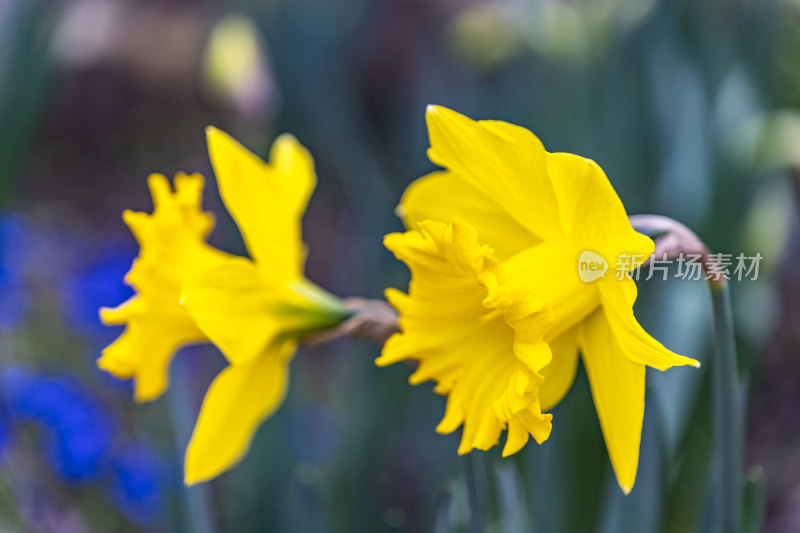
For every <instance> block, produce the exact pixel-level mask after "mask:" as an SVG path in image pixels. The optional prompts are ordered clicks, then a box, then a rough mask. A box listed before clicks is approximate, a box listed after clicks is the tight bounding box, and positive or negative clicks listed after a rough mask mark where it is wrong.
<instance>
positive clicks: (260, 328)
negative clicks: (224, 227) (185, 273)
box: [181, 257, 348, 364]
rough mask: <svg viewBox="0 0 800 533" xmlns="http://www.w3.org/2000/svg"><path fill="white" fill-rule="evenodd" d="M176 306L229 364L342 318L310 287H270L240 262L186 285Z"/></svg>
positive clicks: (339, 309) (332, 301)
mask: <svg viewBox="0 0 800 533" xmlns="http://www.w3.org/2000/svg"><path fill="white" fill-rule="evenodd" d="M181 302H182V304H183V305H184V307H185V308H186V309H187V310H188V312H189V314H190V316H191V317H192V319H193V320H194V321H195V322H196V324H197V325H198V327H199V328H200V329H201V330H202V331H203V332H204V333H205V334H206V335H207V336H208V338H209V339H210V340H211V342H213V343H214V344H215V345H216V346H217V347H218V348H219V349H220V350H221V351H222V353H223V354H225V357H227V359H228V360H229V361H230V362H231V363H233V364H244V363H247V362H250V361H252V360H254V359H255V358H257V357H259V356H260V354H261V353H262V352H263V351H264V350H265V349H266V348H267V347H268V346H269V345H270V344H272V343H273V342H274V341H275V340H276V339H279V338H288V337H298V336H301V335H304V334H308V333H311V332H314V331H317V330H320V329H326V328H330V327H333V326H335V325H337V324H339V323H340V322H341V321H342V320H344V319H345V318H346V317H347V316H348V313H347V311H346V310H345V309H344V307H343V305H342V304H341V303H340V302H339V301H338V300H337V299H336V298H334V297H333V296H330V295H328V294H327V293H325V292H324V291H323V290H322V289H320V288H318V287H316V286H314V285H312V284H311V283H310V282H308V281H305V280H302V281H293V282H289V283H287V282H283V283H274V282H273V280H270V279H268V278H267V277H265V276H264V275H263V273H262V272H261V271H260V270H258V269H257V268H256V266H255V264H254V263H253V262H252V261H250V260H248V259H244V258H240V257H237V258H230V259H228V260H226V261H223V262H220V263H219V264H218V265H217V266H216V267H215V268H211V269H208V270H206V271H204V272H202V273H200V274H198V275H197V276H194V277H192V278H190V279H189V280H187V281H186V283H184V287H183V292H182V299H181Z"/></svg>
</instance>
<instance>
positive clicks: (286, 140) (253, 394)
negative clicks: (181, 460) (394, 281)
mask: <svg viewBox="0 0 800 533" xmlns="http://www.w3.org/2000/svg"><path fill="white" fill-rule="evenodd" d="M207 133H208V149H209V155H210V157H211V162H212V164H213V166H214V173H215V174H216V177H217V183H218V184H219V190H220V195H221V196H222V200H223V202H224V203H225V206H226V207H227V209H228V211H229V212H230V213H231V215H232V217H233V219H234V220H235V221H236V224H237V225H238V226H239V229H240V231H241V232H242V236H243V237H244V241H245V244H246V245H247V249H248V252H249V253H250V256H251V257H252V260H250V259H244V258H228V259H226V260H224V261H221V262H220V263H218V264H217V265H215V266H213V267H211V268H209V269H206V270H204V271H203V272H201V273H199V274H198V275H196V276H192V277H190V278H189V279H187V280H186V281H185V283H184V284H183V290H182V293H181V300H180V301H181V303H182V305H183V306H184V308H185V309H186V310H187V311H188V312H189V315H190V316H191V317H192V318H193V319H194V321H195V324H196V325H197V326H198V327H199V329H200V330H201V331H202V332H203V333H204V334H205V335H206V336H207V337H208V338H209V339H210V340H211V341H212V342H213V343H214V344H216V345H217V346H218V347H219V349H220V350H221V351H222V352H223V354H225V356H226V358H227V359H228V361H229V362H230V363H231V364H230V365H229V366H228V367H227V368H225V369H224V370H223V371H222V372H221V373H220V374H219V376H217V377H216V378H215V380H214V382H213V383H212V384H211V386H210V388H209V389H208V392H207V393H206V397H205V399H204V400H203V405H202V408H201V410H200V415H199V417H198V420H197V424H196V426H195V429H194V433H193V435H192V439H191V441H190V443H189V448H188V449H187V451H186V473H185V477H186V483H188V484H192V483H196V482H199V481H204V480H207V479H210V478H213V477H215V476H217V475H219V474H220V473H221V472H223V471H225V470H227V469H229V468H230V467H232V466H233V465H235V464H236V463H237V462H238V461H239V460H240V459H241V458H242V457H243V456H244V454H245V453H246V452H247V449H248V448H249V446H250V441H251V440H252V437H253V435H254V433H255V431H256V429H257V428H258V426H259V425H260V423H261V422H262V421H263V420H264V419H265V418H267V417H268V416H270V415H271V414H272V413H273V412H274V411H275V410H276V409H277V408H278V406H279V405H280V404H281V402H282V401H283V398H284V395H285V393H286V388H287V382H288V379H289V370H288V365H289V362H290V360H291V359H292V356H293V355H294V352H295V349H296V347H297V344H298V341H299V339H300V338H302V337H303V336H304V335H307V334H309V333H312V332H315V331H319V330H323V329H328V328H330V327H333V326H335V325H336V324H339V323H340V322H341V321H342V320H344V318H346V317H347V316H348V312H347V311H346V310H345V308H344V307H343V305H342V303H341V302H340V301H339V300H338V299H336V298H335V297H333V296H331V295H330V294H328V293H327V292H325V291H323V290H322V289H321V288H319V287H317V286H316V285H314V284H313V283H311V282H309V281H308V280H306V279H305V277H304V276H303V261H304V249H303V243H302V240H301V231H300V221H301V218H302V216H303V213H304V212H305V209H306V204H307V203H308V199H309V197H310V196H311V193H312V191H313V190H314V186H315V184H316V175H315V173H314V164H313V160H312V159H311V156H310V154H309V153H308V152H307V151H306V150H305V149H304V148H303V147H302V146H301V145H300V144H299V143H298V142H297V140H296V139H295V138H294V137H292V136H290V135H283V136H281V137H279V138H278V139H277V140H276V141H275V143H274V144H273V146H272V150H271V153H270V162H269V163H265V162H263V161H261V160H260V159H259V158H258V157H257V156H255V155H254V154H252V153H251V152H249V151H248V150H247V149H245V148H244V147H243V146H241V145H240V144H239V143H237V142H236V141H235V140H233V139H232V138H231V137H229V136H228V135H226V134H225V133H223V132H221V131H219V130H217V129H214V128H209V129H208V131H207Z"/></svg>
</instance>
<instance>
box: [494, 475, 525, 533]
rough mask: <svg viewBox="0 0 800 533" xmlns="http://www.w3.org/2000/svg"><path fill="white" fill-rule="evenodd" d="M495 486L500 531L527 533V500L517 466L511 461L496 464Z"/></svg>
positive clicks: (504, 532) (505, 532)
mask: <svg viewBox="0 0 800 533" xmlns="http://www.w3.org/2000/svg"><path fill="white" fill-rule="evenodd" d="M494 474H495V483H496V486H497V505H498V508H499V511H500V531H502V532H503V533H529V532H530V531H531V521H530V518H529V517H528V498H527V496H526V495H525V487H524V485H523V482H522V477H521V476H520V474H519V470H518V469H517V465H516V464H514V462H512V461H504V462H502V463H499V462H498V463H497V465H496V466H495V469H494Z"/></svg>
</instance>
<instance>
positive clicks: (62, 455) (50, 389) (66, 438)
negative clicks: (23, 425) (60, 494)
mask: <svg viewBox="0 0 800 533" xmlns="http://www.w3.org/2000/svg"><path fill="white" fill-rule="evenodd" d="M0 384H1V385H2V391H3V395H4V399H5V402H6V407H7V409H8V412H9V415H10V416H11V418H12V419H14V420H16V421H18V422H33V423H37V424H38V425H39V426H41V428H42V430H43V432H44V438H45V441H46V445H45V446H46V450H47V458H48V460H49V461H50V464H51V466H52V468H53V470H54V471H55V472H56V473H57V474H59V475H60V476H61V478H62V479H64V480H65V481H67V482H83V481H91V480H97V479H99V478H100V477H101V476H102V474H103V472H104V468H105V463H106V462H107V460H108V457H109V455H110V452H111V448H112V445H113V440H114V439H113V437H114V424H113V421H112V419H111V417H110V416H109V414H108V413H107V412H106V411H105V410H104V409H103V408H102V406H101V405H99V404H98V403H97V402H96V401H95V400H94V399H93V398H91V397H90V396H89V395H88V394H87V393H86V391H84V390H83V388H82V387H81V386H80V384H79V383H78V382H76V381H75V380H72V379H70V378H66V377H42V376H37V375H34V374H30V373H28V372H26V371H24V370H21V369H11V370H8V371H6V372H4V373H3V376H2V379H0Z"/></svg>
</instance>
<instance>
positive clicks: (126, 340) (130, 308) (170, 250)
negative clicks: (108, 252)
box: [98, 174, 226, 401]
mask: <svg viewBox="0 0 800 533" xmlns="http://www.w3.org/2000/svg"><path fill="white" fill-rule="evenodd" d="M148 185H149V187H150V191H151V194H152V196H153V205H154V210H153V214H151V215H148V214H145V213H134V212H131V211H126V212H125V213H124V214H123V219H124V220H125V222H126V223H127V224H128V226H129V227H130V229H131V231H132V232H133V234H134V236H135V237H136V240H137V241H138V242H139V246H140V248H141V251H140V254H139V257H138V258H137V259H136V261H135V262H134V264H133V267H132V268H131V270H130V272H128V274H127V276H126V278H125V279H126V281H127V282H128V283H129V284H130V285H132V286H133V287H134V288H135V289H136V292H137V295H136V296H134V297H133V298H131V299H130V300H128V301H127V302H125V303H124V304H122V305H120V306H119V307H117V308H115V309H102V310H101V313H100V317H101V319H102V321H103V322H104V323H106V324H125V325H127V329H126V330H125V332H124V333H123V334H122V335H121V336H120V337H119V338H118V339H117V340H116V341H115V342H114V343H113V344H111V345H110V346H109V347H108V348H106V349H105V350H103V354H102V356H101V357H100V359H99V361H98V366H100V368H102V369H104V370H106V371H108V372H110V373H112V374H114V375H115V376H117V377H119V378H123V379H127V378H133V379H134V381H135V397H136V399H137V400H138V401H147V400H153V399H155V398H157V397H158V396H160V395H161V394H162V393H163V391H164V389H165V388H166V387H167V382H168V373H169V368H168V367H169V363H170V361H171V359H172V356H173V354H174V353H175V351H176V350H177V349H178V348H179V347H180V346H182V345H183V344H186V343H190V342H199V341H204V340H205V335H204V334H203V333H202V332H201V331H200V330H199V329H198V328H197V326H196V325H195V324H194V321H193V320H192V319H191V317H190V316H189V315H188V314H187V313H186V310H185V309H183V308H182V307H181V306H180V290H181V284H182V283H183V280H184V279H186V278H187V277H190V276H193V275H195V274H196V273H197V272H199V271H201V270H202V269H204V268H210V267H213V266H214V265H215V264H217V263H218V262H220V261H223V260H224V259H225V257H226V255H225V254H223V253H222V252H220V251H219V250H216V249H214V248H211V247H210V246H208V245H207V244H206V243H205V237H206V235H208V233H209V231H211V228H212V227H213V224H214V220H213V218H212V217H211V215H210V214H208V213H204V212H203V211H201V209H200V202H201V196H202V190H203V178H202V176H200V175H197V174H195V175H191V176H187V175H185V174H178V175H177V176H176V177H175V191H174V192H173V191H172V189H171V188H170V185H169V182H168V181H167V179H166V178H165V177H164V176H162V175H160V174H154V175H152V176H150V178H149V180H148Z"/></svg>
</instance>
